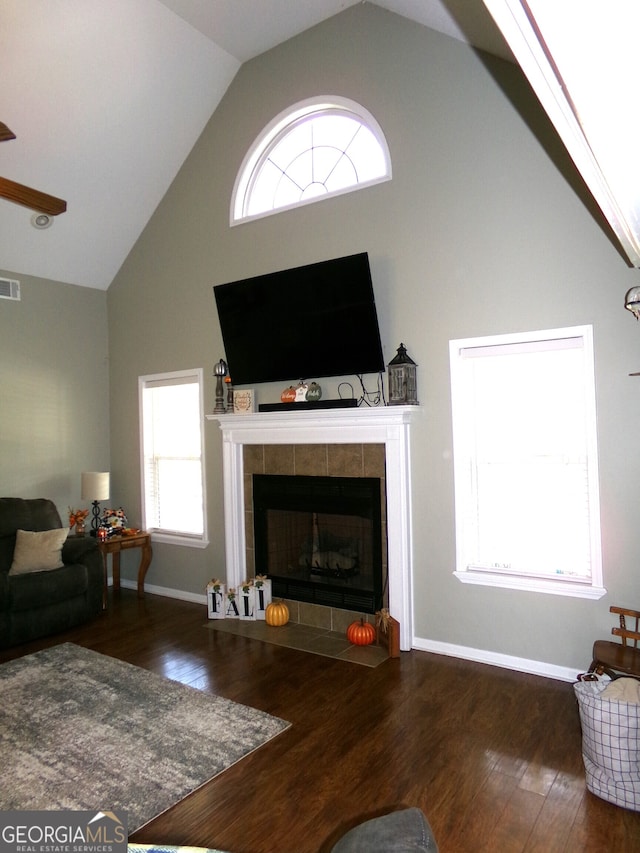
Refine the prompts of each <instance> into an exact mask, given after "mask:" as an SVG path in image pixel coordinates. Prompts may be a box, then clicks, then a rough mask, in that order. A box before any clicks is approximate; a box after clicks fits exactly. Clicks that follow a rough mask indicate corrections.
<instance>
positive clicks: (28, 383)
mask: <svg viewBox="0 0 640 853" xmlns="http://www.w3.org/2000/svg"><path fill="white" fill-rule="evenodd" d="M0 275H1V276H2V277H3V278H13V279H18V280H19V281H20V285H21V300H20V301H19V302H14V301H10V300H7V299H0V358H1V360H2V370H1V371H0V493H1V494H2V495H5V496H10V497H22V498H51V500H53V501H54V502H55V504H56V506H57V507H58V512H59V513H60V515H61V517H62V521H63V523H65V524H66V523H67V521H68V512H67V510H68V507H69V506H73V507H74V508H76V507H80V506H85V507H86V506H87V504H86V501H85V502H82V501H81V499H80V473H81V472H82V471H94V470H98V471H108V470H109V365H108V358H107V353H108V349H107V296H106V293H103V292H102V291H98V290H91V289H89V288H86V287H76V286H75V285H71V284H61V283H60V282H51V281H46V280H43V279H40V278H33V277H30V276H24V275H20V274H19V273H15V272H9V271H7V270H4V271H2V272H0Z"/></svg>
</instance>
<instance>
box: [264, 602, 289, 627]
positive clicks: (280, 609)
mask: <svg viewBox="0 0 640 853" xmlns="http://www.w3.org/2000/svg"><path fill="white" fill-rule="evenodd" d="M264 620H265V622H266V623H267V625H274V626H276V627H277V626H279V625H286V624H287V622H288V621H289V608H288V607H287V605H286V604H285V603H284V601H271V602H270V603H269V604H267V609H266V610H265V612H264Z"/></svg>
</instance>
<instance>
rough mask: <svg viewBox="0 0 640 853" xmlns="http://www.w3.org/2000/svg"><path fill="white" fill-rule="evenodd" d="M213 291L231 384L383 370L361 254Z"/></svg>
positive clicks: (364, 256)
mask: <svg viewBox="0 0 640 853" xmlns="http://www.w3.org/2000/svg"><path fill="white" fill-rule="evenodd" d="M213 291H214V294H215V300H216V306H217V309H218V317H219V319H220V328H221V330H222V339H223V342H224V349H225V356H226V361H227V364H228V366H229V375H230V377H231V381H232V382H233V384H234V385H252V384H257V383H261V382H279V381H282V380H284V381H289V382H292V383H293V382H294V381H295V382H297V381H298V380H299V379H305V380H312V379H318V378H321V377H327V376H348V375H359V374H364V373H380V372H381V371H383V370H384V369H385V365H384V360H383V355H382V346H381V343H380V331H379V328H378V315H377V313H376V306H375V300H374V295H373V286H372V283H371V270H370V267H369V257H368V254H367V253H366V252H362V253H360V254H356V255H349V256H348V257H344V258H334V259H332V260H328V261H321V262H319V263H315V264H309V265H307V266H303V267H295V268H293V269H288V270H282V271H280V272H273V273H268V274H266V275H259V276H256V277H254V278H247V279H243V280H241V281H234V282H230V283H228V284H219V285H215V286H214V288H213Z"/></svg>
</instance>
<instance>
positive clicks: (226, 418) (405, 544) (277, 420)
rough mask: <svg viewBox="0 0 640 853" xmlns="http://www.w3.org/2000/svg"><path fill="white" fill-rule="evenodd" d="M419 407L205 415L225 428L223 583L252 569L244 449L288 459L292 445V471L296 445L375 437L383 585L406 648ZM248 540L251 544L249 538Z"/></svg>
mask: <svg viewBox="0 0 640 853" xmlns="http://www.w3.org/2000/svg"><path fill="white" fill-rule="evenodd" d="M423 414H424V412H423V409H422V408H421V407H419V406H380V407H360V408H357V409H333V410H324V411H317V412H316V411H294V412H260V413H256V414H246V415H230V414H225V415H222V416H219V415H213V414H212V415H207V416H206V418H207V420H211V421H217V422H218V424H219V426H220V430H221V432H222V465H223V486H224V519H225V558H226V559H225V563H226V580H227V584H228V585H229V586H230V587H233V586H237V585H238V584H239V583H241V582H242V579H243V578H246V577H251V576H252V570H253V569H254V567H253V566H252V563H251V560H250V557H249V554H248V551H249V540H252V537H251V536H250V532H249V531H251V530H252V529H253V525H252V523H251V524H249V523H248V516H249V515H250V511H248V510H247V505H246V503H245V496H246V495H247V493H248V492H250V490H251V487H252V486H251V484H252V478H251V476H250V473H255V469H254V470H253V471H251V472H249V471H248V470H247V468H246V465H245V454H244V451H245V450H250V451H253V452H254V453H255V455H256V456H257V457H259V458H260V459H262V460H264V458H266V456H267V445H268V446H269V447H270V448H271V449H272V450H273V451H274V456H278V457H279V456H280V452H281V453H282V456H284V457H286V460H287V461H288V464H289V465H291V462H290V453H289V452H288V450H287V452H286V453H285V448H288V446H290V445H293V446H294V447H295V451H296V456H295V459H294V461H293V473H296V471H298V466H297V464H296V460H297V450H298V449H299V448H300V449H301V451H303V450H304V447H305V446H308V445H315V446H317V445H325V446H326V447H327V449H328V451H331V450H333V449H336V450H339V449H340V448H342V447H346V446H347V445H348V444H361V445H362V446H363V448H365V449H366V448H367V447H371V446H373V445H375V444H380V445H382V447H383V449H384V455H385V469H386V473H385V503H384V505H383V511H384V519H385V522H386V535H387V546H386V551H387V555H388V560H387V569H386V571H385V575H386V576H387V577H388V585H387V589H386V591H385V596H388V600H389V612H390V613H391V615H392V616H393V617H394V618H395V619H397V620H398V621H399V622H400V648H401V649H402V650H405V651H406V650H408V649H410V648H411V644H412V637H413V600H412V575H413V547H412V536H411V462H410V456H411V452H410V446H411V441H410V428H411V423H412V421H415V420H417V419H419V418H420V419H421V418H422V417H423ZM363 457H364V454H363ZM280 461H282V460H280ZM340 464H341V460H339V461H338V465H340ZM262 470H264V468H263V469H262ZM265 473H266V472H265ZM287 473H291V472H287ZM307 473H310V472H309V471H307ZM331 473H333V472H331ZM335 473H342V471H340V472H338V471H336V472H335ZM250 545H251V546H253V541H251V543H250ZM383 556H384V555H383Z"/></svg>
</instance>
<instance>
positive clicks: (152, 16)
mask: <svg viewBox="0 0 640 853" xmlns="http://www.w3.org/2000/svg"><path fill="white" fill-rule="evenodd" d="M359 2H361V0H108V2H105V0H55V2H51V0H2V4H1V5H0V79H1V81H2V83H1V85H0V122H3V123H4V124H6V125H7V126H8V127H9V128H10V129H11V130H12V131H13V133H14V134H15V136H16V139H13V140H11V141H6V142H3V143H2V144H0V175H1V176H2V177H4V178H8V179H10V180H12V181H16V182H19V183H21V184H26V185H27V186H29V187H33V188H35V189H38V190H40V191H42V192H45V193H48V194H50V195H53V196H56V197H59V198H62V199H65V200H66V201H67V205H68V207H67V211H66V212H65V213H63V214H60V215H59V216H56V217H54V218H53V221H52V225H51V226H50V227H48V228H46V229H37V228H35V227H33V225H32V223H31V217H32V214H33V211H32V210H29V209H27V208H26V207H22V206H19V205H16V204H14V203H12V202H10V201H7V200H4V199H0V269H2V270H4V271H6V272H7V273H10V274H15V276H16V277H19V276H20V275H34V276H39V277H42V278H47V279H52V280H54V281H61V282H68V283H71V284H77V285H81V286H84V287H93V288H98V289H103V290H104V289H107V288H108V287H109V285H110V283H111V281H112V280H113V278H114V276H115V275H116V273H117V272H118V270H119V268H120V266H121V264H122V263H123V261H124V259H125V258H126V256H127V254H128V253H129V251H130V249H131V248H132V246H133V245H134V244H135V242H136V240H137V239H138V237H139V235H140V233H141V232H142V230H143V229H144V227H145V225H146V224H147V222H148V220H149V218H150V217H151V215H152V214H153V212H154V210H155V208H156V207H157V205H158V203H159V202H160V200H161V199H162V197H163V195H164V194H165V192H166V191H167V189H168V187H169V185H170V184H171V182H172V180H173V178H174V177H175V175H176V174H177V172H178V170H179V169H180V167H181V166H182V164H183V162H184V160H185V159H186V157H187V155H188V154H189V152H190V150H191V148H192V147H193V145H194V143H195V142H196V140H197V138H198V136H199V135H200V133H201V132H202V130H203V128H204V127H205V125H206V123H207V121H208V120H209V118H210V117H211V115H212V113H213V112H214V111H215V109H216V107H217V105H218V103H219V101H220V99H221V98H222V96H223V95H224V93H225V91H226V89H227V87H228V86H229V84H230V83H231V81H232V79H233V77H234V75H235V74H236V72H237V71H238V69H239V68H240V66H241V64H242V63H243V62H245V61H247V60H249V59H251V58H252V57H254V56H257V55H258V54H260V53H262V52H264V51H265V50H268V49H270V48H272V47H274V46H276V45H277V44H280V43H282V42H284V41H286V40H287V39H289V38H291V37H292V36H294V35H297V34H298V33H301V32H303V31H304V30H306V29H308V28H309V27H311V26H314V25H315V24H318V23H320V22H321V21H322V20H324V19H326V18H329V17H331V16H332V15H335V14H338V13H339V12H341V11H343V10H344V9H345V8H346V7H348V6H352V5H355V4H356V3H359ZM377 5H379V6H382V7H384V8H386V9H388V10H390V11H392V12H396V13H398V14H400V15H403V16H405V17H408V18H410V19H413V20H415V21H416V22H417V23H418V24H421V25H424V26H427V27H431V28H433V29H436V30H439V31H440V32H443V33H445V34H447V35H449V36H452V37H453V38H457V39H459V40H462V41H467V42H469V43H470V44H473V45H474V46H476V47H480V48H482V49H484V50H487V51H489V52H492V53H495V54H497V55H502V56H506V57H509V56H510V54H509V51H508V49H507V48H506V46H505V42H504V40H503V39H502V37H501V35H500V33H499V31H498V29H497V27H496V26H495V24H494V23H493V21H492V19H491V17H490V16H489V14H488V12H487V11H486V9H485V7H484V4H483V2H482V0H377Z"/></svg>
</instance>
